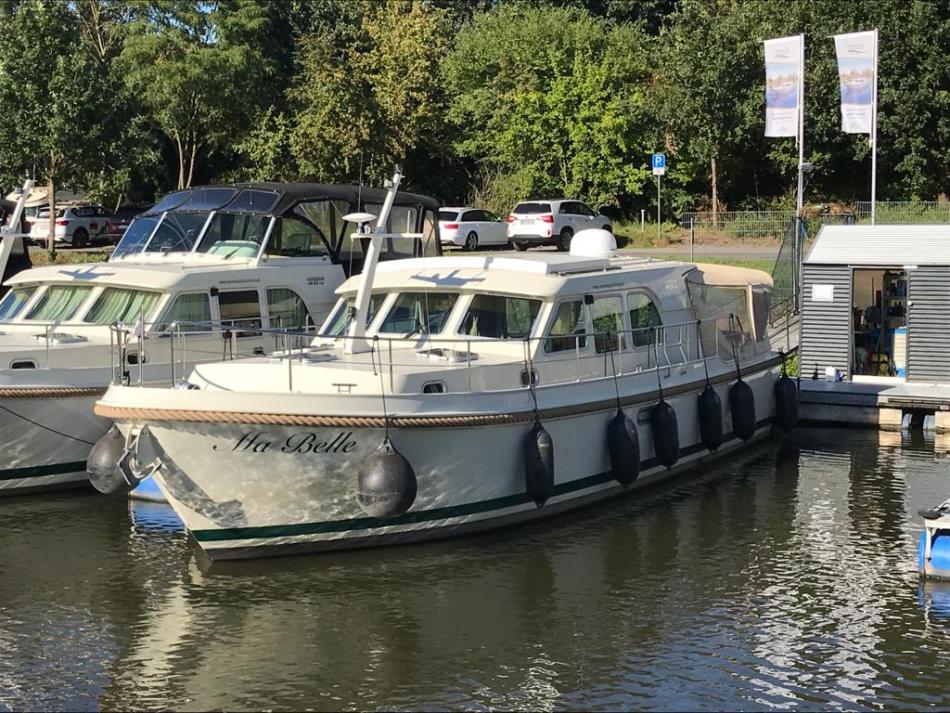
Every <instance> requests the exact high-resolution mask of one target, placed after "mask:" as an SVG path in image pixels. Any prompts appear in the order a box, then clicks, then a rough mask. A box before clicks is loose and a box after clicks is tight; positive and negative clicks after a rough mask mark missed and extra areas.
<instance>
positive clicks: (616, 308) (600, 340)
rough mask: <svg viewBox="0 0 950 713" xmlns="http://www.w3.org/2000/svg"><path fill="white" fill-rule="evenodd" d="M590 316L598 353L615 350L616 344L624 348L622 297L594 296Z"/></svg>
mask: <svg viewBox="0 0 950 713" xmlns="http://www.w3.org/2000/svg"><path fill="white" fill-rule="evenodd" d="M590 317H591V323H592V324H593V327H594V348H595V349H596V350H597V353H598V354H603V353H604V352H613V351H617V349H618V346H619V348H620V349H623V348H624V346H625V344H626V340H625V339H624V334H623V331H624V329H623V299H622V298H621V297H620V296H619V295H611V296H609V297H596V298H594V303H593V304H592V305H591V306H590Z"/></svg>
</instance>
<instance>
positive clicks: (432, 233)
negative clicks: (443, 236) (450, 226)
mask: <svg viewBox="0 0 950 713" xmlns="http://www.w3.org/2000/svg"><path fill="white" fill-rule="evenodd" d="M439 248H440V245H439V221H438V218H437V216H436V213H435V212H434V211H431V210H427V211H426V212H425V217H424V218H423V221H422V256H423V257H438V256H439V254H440V253H439Z"/></svg>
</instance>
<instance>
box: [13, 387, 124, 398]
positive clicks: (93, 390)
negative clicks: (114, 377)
mask: <svg viewBox="0 0 950 713" xmlns="http://www.w3.org/2000/svg"><path fill="white" fill-rule="evenodd" d="M106 388H107V387H105V386H88V387H86V386H52V387H45V386H44V387H36V386H21V387H13V388H0V398H4V399H63V398H71V397H78V396H102V395H103V394H104V393H105V392H106Z"/></svg>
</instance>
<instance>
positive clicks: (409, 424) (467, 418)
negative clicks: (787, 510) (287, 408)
mask: <svg viewBox="0 0 950 713" xmlns="http://www.w3.org/2000/svg"><path fill="white" fill-rule="evenodd" d="M779 364H781V358H780V357H777V356H776V357H772V358H769V359H766V360H764V361H762V362H760V363H759V364H755V365H750V366H747V367H745V368H743V369H742V372H741V373H742V375H743V376H747V375H749V374H755V373H758V372H761V371H765V370H766V369H770V368H772V367H774V366H777V365H779ZM734 378H735V375H733V374H722V375H720V376H717V377H714V378H712V379H710V381H711V382H712V383H714V384H720V383H726V382H729V381H732V380H733V379H734ZM705 383H706V382H705V379H704V380H702V381H694V382H691V383H688V384H680V385H678V386H672V387H670V388H668V389H664V390H663V394H664V396H670V397H672V396H679V395H682V394H686V393H689V392H691V391H696V390H697V388H700V387H702V386H703V385H704V384H705ZM659 398H660V393H659V390H655V391H649V392H644V393H642V394H637V395H636V396H626V397H622V398H621V399H620V403H621V405H623V406H633V405H637V404H646V403H650V402H652V401H657V400H658V399H659ZM616 407H617V400H616V399H604V400H600V401H590V402H588V403H584V404H576V405H573V406H563V407H558V408H547V409H540V410H539V412H538V414H537V415H538V416H540V418H542V419H557V418H568V417H571V416H581V415H585V414H590V413H597V412H599V411H608V410H612V409H614V408H616ZM95 412H96V415H97V416H102V417H103V418H111V419H113V420H117V421H178V422H188V423H197V422H201V423H240V424H263V425H270V426H315V427H321V428H383V427H384V426H385V425H386V419H384V418H383V417H381V416H321V415H303V414H281V413H249V412H244V411H203V410H202V411H198V410H190V409H168V408H134V407H128V406H111V405H109V404H104V403H102V402H99V403H97V404H96V406H95ZM534 419H535V412H534V411H516V412H512V413H491V414H472V415H464V416H462V415H459V416H391V417H390V418H389V425H390V426H392V427H395V428H466V427H470V426H497V425H505V424H517V423H529V422H531V421H533V420H534Z"/></svg>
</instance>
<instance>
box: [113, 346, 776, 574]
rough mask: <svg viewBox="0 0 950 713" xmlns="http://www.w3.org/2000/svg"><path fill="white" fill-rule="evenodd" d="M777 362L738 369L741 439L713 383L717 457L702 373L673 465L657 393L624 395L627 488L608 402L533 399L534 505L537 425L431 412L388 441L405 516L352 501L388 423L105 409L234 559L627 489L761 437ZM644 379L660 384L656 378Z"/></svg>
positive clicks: (681, 397)
mask: <svg viewBox="0 0 950 713" xmlns="http://www.w3.org/2000/svg"><path fill="white" fill-rule="evenodd" d="M777 369H778V367H777V366H776V364H775V363H774V362H772V363H770V364H766V365H762V366H760V367H758V368H757V369H754V370H751V371H747V372H746V374H745V376H744V380H745V381H746V382H747V383H748V384H749V385H750V386H751V387H752V390H753V392H754V394H755V419H756V430H755V433H754V434H753V436H752V438H750V439H749V441H742V440H740V439H739V438H737V437H736V436H735V435H734V434H733V433H732V432H731V430H732V428H731V425H732V421H731V418H730V417H729V413H728V406H726V405H727V404H728V403H729V399H728V390H729V388H730V386H731V384H732V383H734V381H735V378H734V377H732V378H728V377H727V378H723V379H720V380H719V383H718V384H716V388H717V390H718V391H719V394H720V398H721V401H722V403H723V404H724V409H725V414H724V415H725V418H724V426H725V431H726V434H725V435H726V440H725V442H724V443H723V445H722V446H721V447H720V448H719V449H718V450H717V451H716V452H715V453H710V452H709V451H707V450H706V449H705V448H704V447H703V446H702V444H701V439H700V425H699V417H698V410H697V399H698V395H699V393H700V392H701V391H702V389H703V388H704V387H705V382H704V381H693V382H692V383H688V384H680V385H679V388H678V389H677V390H676V394H675V395H668V396H667V397H666V400H667V402H668V403H669V404H670V405H671V406H672V407H673V408H674V409H675V411H676V413H677V419H678V428H679V441H680V446H681V447H680V457H679V459H678V461H677V462H676V464H675V465H674V466H673V467H672V468H670V469H667V468H665V467H663V466H662V465H659V464H658V462H657V459H656V457H655V454H654V450H653V446H652V435H651V432H650V425H649V413H650V409H651V408H652V406H653V405H654V404H655V403H656V397H655V395H653V394H648V393H644V395H643V397H642V399H639V400H637V398H638V397H632V399H633V401H632V402H630V399H629V398H628V399H627V400H628V403H627V404H626V405H625V406H624V408H625V411H626V413H627V414H628V416H630V418H631V419H633V420H634V421H635V422H636V423H637V428H638V432H639V439H640V452H641V458H642V462H641V473H640V476H639V477H638V478H637V480H636V482H635V483H634V484H633V486H631V487H630V488H624V487H623V486H621V485H620V484H619V483H618V482H617V481H616V480H614V478H613V476H612V473H611V467H610V459H609V454H608V448H607V440H606V439H607V435H606V434H607V425H608V423H609V421H610V420H611V419H612V418H613V416H614V415H615V413H616V406H613V405H609V404H603V405H601V406H600V407H599V409H597V410H593V411H591V410H585V409H577V413H576V414H572V413H569V412H568V413H566V414H565V415H560V416H555V417H544V416H543V414H544V413H545V409H543V408H542V423H543V425H544V428H545V429H546V430H547V431H548V432H549V433H550V435H551V437H552V439H553V442H554V462H555V484H554V492H553V495H552V496H551V497H550V498H549V499H548V500H547V501H546V503H545V504H544V505H543V507H538V506H536V505H535V503H534V501H533V500H532V498H531V497H530V496H528V494H527V493H526V492H525V476H524V454H523V448H524V444H525V441H526V438H527V436H528V434H529V432H530V430H531V427H532V425H533V420H523V419H522V420H520V421H516V422H511V423H505V422H503V419H501V421H502V422H499V419H498V418H496V419H495V420H494V421H490V422H489V423H488V424H487V425H479V418H478V416H474V417H473V418H472V419H471V422H470V423H469V424H467V425H466V423H465V419H464V418H462V419H461V420H460V421H458V420H453V422H452V425H451V427H439V426H438V425H435V424H438V423H440V421H439V419H437V418H433V425H431V426H429V427H393V428H391V429H390V431H389V436H390V438H391V440H392V443H393V444H394V445H395V447H396V448H397V449H398V450H399V451H400V452H401V453H402V454H403V455H404V456H405V457H406V458H407V459H408V460H409V462H410V463H411V464H412V466H413V468H414V470H415V473H416V476H417V482H418V494H417V496H416V498H415V501H414V502H413V504H412V506H411V508H410V509H409V511H408V512H405V513H403V514H401V515H396V516H395V517H390V518H381V517H371V516H368V515H367V514H366V513H365V512H364V511H363V510H362V508H361V507H360V504H359V501H358V498H357V478H358V473H359V471H360V468H361V465H362V463H363V461H364V460H365V459H366V458H367V457H368V456H369V455H370V454H371V453H373V452H374V451H375V450H376V448H377V447H378V446H379V445H380V443H381V442H382V441H383V439H384V437H385V435H386V434H385V431H384V429H383V428H379V427H361V426H359V425H354V424H353V423H351V422H348V421H346V420H345V419H343V420H342V421H341V424H340V425H337V424H331V425H313V424H312V423H305V424H304V425H297V424H300V423H301V422H302V421H301V419H299V418H294V417H293V416H292V415H288V416H287V417H286V418H283V419H281V418H280V417H277V418H273V417H270V416H267V417H261V418H259V419H256V420H257V421H258V422H256V423H255V422H251V423H234V422H227V421H228V420H229V416H228V414H226V413H223V414H220V420H219V419H218V418H217V417H216V415H215V414H208V415H207V418H205V417H204V416H202V419H203V420H201V419H196V418H191V417H189V418H190V420H188V421H184V420H175V417H174V415H173V414H171V415H170V414H167V413H166V414H165V415H164V416H161V417H157V416H156V415H155V414H157V413H158V412H155V413H152V414H150V413H149V410H148V409H131V410H130V413H132V412H135V413H137V414H139V416H138V417H135V418H129V417H126V418H124V417H123V415H122V413H121V409H120V410H118V411H112V412H111V413H113V414H115V417H116V422H117V424H118V425H119V428H120V430H122V431H123V432H124V433H129V431H130V430H131V429H133V428H136V427H138V428H140V427H142V426H143V425H144V426H147V429H146V437H143V438H142V439H140V440H141V441H144V443H143V445H141V446H140V450H139V459H140V461H141V462H150V461H151V462H154V459H155V458H158V459H159V460H160V461H161V463H162V465H161V467H160V469H159V470H158V471H157V473H156V481H157V482H158V484H159V486H160V487H161V489H162V492H163V493H164V494H165V496H166V498H167V499H168V501H169V503H170V504H171V505H172V507H173V508H174V509H175V511H176V512H177V513H178V515H179V517H181V519H182V521H183V522H184V524H185V525H186V527H187V528H188V530H189V531H190V532H191V534H192V535H193V537H194V539H195V540H196V541H197V542H198V544H199V545H200V546H201V548H202V549H203V550H204V551H205V552H206V553H207V555H208V556H209V557H210V558H211V559H212V560H218V559H236V558H244V557H253V556H264V555H277V554H291V553H301V552H313V551H321V550H335V549H344V548H355V547H367V546H377V545H389V544H397V543H403V542H416V541H422V540H431V539H437V538H445V537H451V536H455V535H462V534H467V533H472V532H477V531H482V530H487V529H493V528H498V527H505V526H509V525H514V524H518V523H522V522H527V521H532V520H537V519H539V518H543V517H548V516H551V515H555V514H558V513H562V512H565V511H568V510H571V509H574V508H578V507H583V506H585V505H589V504H591V503H594V502H597V501H601V500H606V499H609V498H613V497H616V496H619V495H622V494H624V493H627V492H629V491H630V490H634V489H637V488H641V487H644V486H647V485H649V484H651V483H655V482H658V481H660V480H662V479H664V478H667V477H670V476H671V475H674V474H676V473H678V472H681V471H684V470H687V469H689V468H693V467H695V466H697V465H700V464H702V463H704V462H708V461H710V460H712V459H715V458H719V457H722V456H725V455H728V454H729V453H732V452H734V451H736V450H737V449H739V448H741V447H742V446H744V445H746V444H747V443H749V442H752V441H754V440H758V439H761V438H762V437H764V436H765V435H767V433H768V432H769V429H770V427H771V421H772V417H773V413H774V403H773V391H772V389H773V384H774V382H775V378H776V377H777ZM645 378H647V377H645ZM649 378H653V379H654V384H655V376H652V377H649ZM643 383H647V382H646V381H644V382H643ZM193 393H199V392H193ZM397 403H398V402H397ZM568 411H570V410H568ZM397 412H398V411H397ZM558 413H564V411H563V410H561V411H558ZM142 414H144V416H143V415H142ZM150 416H151V417H150ZM453 418H454V416H453ZM231 420H233V419H231ZM254 420H255V419H253V418H252V419H251V421H254ZM282 420H283V421H290V423H286V422H285V423H281V421H282ZM222 421H223V422H222ZM304 421H305V419H304ZM394 422H396V423H399V420H398V419H394ZM143 451H144V453H143Z"/></svg>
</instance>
